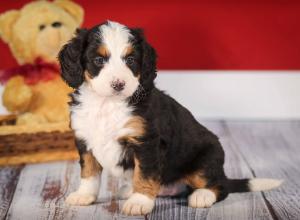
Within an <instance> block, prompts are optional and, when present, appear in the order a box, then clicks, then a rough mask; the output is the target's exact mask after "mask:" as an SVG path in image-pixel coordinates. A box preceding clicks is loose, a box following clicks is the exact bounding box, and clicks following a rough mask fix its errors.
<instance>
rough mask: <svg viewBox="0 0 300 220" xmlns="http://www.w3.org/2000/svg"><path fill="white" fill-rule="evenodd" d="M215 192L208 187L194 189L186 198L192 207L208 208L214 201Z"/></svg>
mask: <svg viewBox="0 0 300 220" xmlns="http://www.w3.org/2000/svg"><path fill="white" fill-rule="evenodd" d="M216 200H217V198H216V194H215V193H214V192H213V191H211V190H209V189H196V190H195V191H194V192H193V193H192V194H191V195H190V196H189V198H188V204H189V206H191V207H193V208H208V207H211V206H212V204H214V203H215V202H216Z"/></svg>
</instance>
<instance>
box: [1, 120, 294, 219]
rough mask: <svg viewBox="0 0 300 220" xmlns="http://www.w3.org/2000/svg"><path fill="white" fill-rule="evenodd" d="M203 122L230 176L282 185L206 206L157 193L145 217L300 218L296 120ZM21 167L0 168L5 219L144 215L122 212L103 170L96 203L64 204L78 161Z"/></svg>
mask: <svg viewBox="0 0 300 220" xmlns="http://www.w3.org/2000/svg"><path fill="white" fill-rule="evenodd" d="M204 125H206V126H207V127H208V128H209V129H211V130H212V131H214V132H215V133H216V134H217V135H218V136H219V137H220V141H221V143H222V145H223V147H224V150H225V153H226V158H225V161H226V162H225V172H226V174H227V176H228V177H231V178H245V177H253V174H254V175H255V176H258V177H274V178H283V179H285V180H286V183H285V184H284V185H283V187H282V188H279V189H277V190H274V191H269V192H265V193H263V194H262V193H243V194H232V195H230V196H229V197H228V198H227V199H226V200H224V201H222V202H220V203H218V204H216V205H214V206H213V207H212V208H210V209H193V208H189V207H188V206H187V201H186V199H185V198H170V197H164V198H162V197H160V198H158V199H157V201H156V207H155V209H154V211H153V212H152V213H151V214H150V215H148V216H147V217H146V218H147V219H153V220H159V219H164V220H168V219H172V220H173V219H174V220H175V219H184V220H185V219H213V220H214V219H224V220H226V219H232V220H234V219H237V220H243V219H273V217H272V215H273V216H274V218H275V219H300V218H299V213H300V211H299V207H300V205H299V200H300V196H299V194H300V191H299V186H300V183H299V181H300V168H299V167H300V158H299V155H300V154H299V153H300V138H299V137H300V123H299V122H291V123H290V122H286V123H282V124H280V123H279V124H278V123H274V122H264V123H245V122H241V123H237V122H230V123H219V122H204ZM298 136H299V137H298ZM6 169H10V168H6ZM19 171H20V170H19ZM19 171H18V170H17V171H16V170H15V171H12V170H6V171H5V170H3V169H1V170H0V185H1V188H0V195H1V196H2V198H1V199H2V200H0V204H1V205H0V207H1V208H0V219H1V214H2V213H4V215H3V214H2V217H3V216H5V215H6V213H7V211H5V210H7V208H8V207H9V202H6V203H5V202H4V203H3V202H2V201H11V200H12V201H11V205H10V208H9V210H8V213H7V219H22V220H23V219H24V220H26V219H67V220H68V219H99V220H102V219H103V220H106V219H145V217H144V216H139V217H127V216H124V215H122V214H120V210H121V208H122V204H123V203H124V200H123V201H121V200H117V199H115V198H114V196H115V195H116V192H117V188H118V187H119V186H120V185H121V184H122V183H121V182H120V181H119V180H116V179H114V178H112V177H110V176H108V175H107V174H106V173H104V175H103V178H102V184H101V189H100V195H99V198H98V200H97V203H96V204H94V205H91V206H87V207H79V206H77V207H74V206H67V205H66V204H65V203H64V199H65V197H66V196H67V195H68V194H69V193H70V192H72V191H74V190H75V189H76V188H77V186H78V184H79V175H80V173H79V165H78V163H77V162H56V163H46V164H36V165H27V166H25V167H24V168H23V170H22V171H21V174H20V176H19V181H17V178H13V177H14V176H15V177H17V176H18V172H19ZM4 173H6V174H4ZM9 173H11V174H9ZM8 174H9V175H8ZM12 180H14V181H12ZM14 184H17V186H16V190H15V192H13V191H14V187H13V188H11V189H10V188H5V189H4V190H3V189H2V188H3V187H2V186H10V187H11V186H13V185H14ZM1 190H2V191H1ZM3 192H4V193H3ZM3 195H5V196H4V197H3ZM12 196H13V199H11V197H12ZM263 196H265V199H264V197H263ZM3 198H8V199H6V200H5V199H3ZM3 204H4V205H3ZM3 207H4V208H3ZM3 210H4V211H3ZM272 212H273V213H272Z"/></svg>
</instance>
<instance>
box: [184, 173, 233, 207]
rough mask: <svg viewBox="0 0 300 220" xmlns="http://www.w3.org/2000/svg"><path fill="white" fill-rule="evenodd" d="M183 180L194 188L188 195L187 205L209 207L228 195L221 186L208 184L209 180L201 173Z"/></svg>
mask: <svg viewBox="0 0 300 220" xmlns="http://www.w3.org/2000/svg"><path fill="white" fill-rule="evenodd" d="M185 182H186V183H187V184H188V185H189V186H190V187H191V188H193V190H194V191H193V192H192V193H191V194H190V195H189V197H188V205H189V206H190V207H193V208H208V207H211V206H212V205H213V204H214V203H215V202H217V201H220V200H222V199H224V198H226V196H227V195H228V193H227V192H226V190H225V189H224V188H223V187H221V186H219V185H217V184H215V185H211V184H209V182H210V181H209V180H208V179H207V178H205V177H204V176H203V175H201V173H196V174H193V175H190V176H188V177H187V178H186V179H185Z"/></svg>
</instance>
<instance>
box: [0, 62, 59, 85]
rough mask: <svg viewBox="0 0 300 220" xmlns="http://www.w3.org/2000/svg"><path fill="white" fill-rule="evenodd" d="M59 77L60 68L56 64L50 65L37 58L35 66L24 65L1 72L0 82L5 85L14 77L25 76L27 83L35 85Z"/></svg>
mask: <svg viewBox="0 0 300 220" xmlns="http://www.w3.org/2000/svg"><path fill="white" fill-rule="evenodd" d="M57 75H59V67H58V65H57V64H55V63H48V62H45V61H43V60H42V59H41V58H37V59H36V60H35V61H34V63H33V64H29V63H27V64H23V65H21V66H18V67H14V68H11V69H7V70H1V71H0V82H1V83H5V82H7V81H8V80H9V79H10V78H12V77H14V76H23V77H24V79H25V83H26V84H28V85H34V84H36V83H38V82H40V81H49V80H52V79H54V78H55V77H56V76H57Z"/></svg>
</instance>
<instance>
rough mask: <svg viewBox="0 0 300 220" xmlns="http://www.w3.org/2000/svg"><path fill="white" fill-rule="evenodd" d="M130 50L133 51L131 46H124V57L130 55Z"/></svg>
mask: <svg viewBox="0 0 300 220" xmlns="http://www.w3.org/2000/svg"><path fill="white" fill-rule="evenodd" d="M132 52H133V46H132V45H129V46H128V47H126V48H125V53H124V56H125V57H126V56H128V55H130V54H131V53H132Z"/></svg>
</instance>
